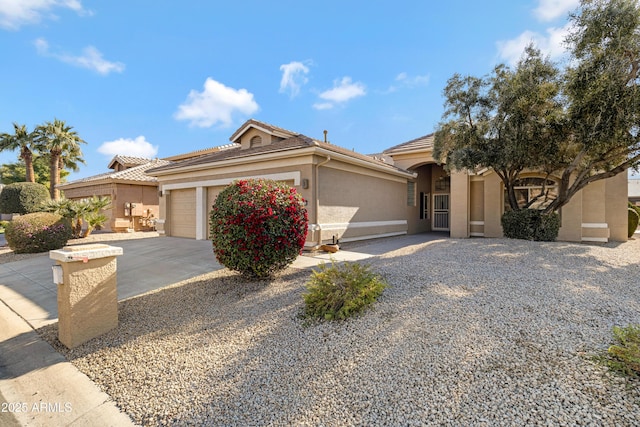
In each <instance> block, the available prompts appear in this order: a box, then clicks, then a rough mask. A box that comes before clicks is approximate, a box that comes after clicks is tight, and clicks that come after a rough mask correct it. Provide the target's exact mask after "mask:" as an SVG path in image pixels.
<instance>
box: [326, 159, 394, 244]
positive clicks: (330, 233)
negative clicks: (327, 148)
mask: <svg viewBox="0 0 640 427" xmlns="http://www.w3.org/2000/svg"><path fill="white" fill-rule="evenodd" d="M318 176H319V182H318V184H319V185H318V195H319V197H318V201H319V205H320V209H319V215H318V217H317V218H316V221H317V223H318V224H319V226H320V227H321V229H322V234H321V239H322V241H323V242H330V241H332V239H333V237H335V238H336V239H341V240H342V241H345V240H351V239H360V238H365V237H375V236H382V235H390V234H404V233H406V232H407V221H406V209H407V183H406V179H402V178H393V177H390V176H384V175H383V174H376V173H372V172H371V171H369V170H367V169H365V168H357V167H356V168H354V167H353V166H352V165H347V164H344V163H342V162H339V161H334V160H332V161H330V162H329V163H327V164H325V165H324V166H322V167H320V168H319V171H318ZM319 238H320V237H319V236H318V235H317V234H314V235H313V241H315V242H318V243H319V241H320V240H319Z"/></svg>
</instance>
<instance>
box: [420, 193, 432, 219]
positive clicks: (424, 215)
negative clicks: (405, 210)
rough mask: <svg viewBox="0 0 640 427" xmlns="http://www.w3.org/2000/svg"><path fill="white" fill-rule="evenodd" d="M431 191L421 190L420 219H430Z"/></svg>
mask: <svg viewBox="0 0 640 427" xmlns="http://www.w3.org/2000/svg"><path fill="white" fill-rule="evenodd" d="M430 198H431V195H430V194H429V193H422V192H420V219H429V199H430Z"/></svg>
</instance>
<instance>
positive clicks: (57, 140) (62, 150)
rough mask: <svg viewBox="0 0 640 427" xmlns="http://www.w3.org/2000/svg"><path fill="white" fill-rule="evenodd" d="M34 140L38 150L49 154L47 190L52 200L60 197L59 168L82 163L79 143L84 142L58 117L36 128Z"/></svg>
mask: <svg viewBox="0 0 640 427" xmlns="http://www.w3.org/2000/svg"><path fill="white" fill-rule="evenodd" d="M35 132H36V135H37V136H36V142H37V144H38V147H39V150H40V151H41V152H44V153H48V155H49V167H50V172H51V174H50V180H49V191H50V193H51V198H52V199H53V200H58V199H59V198H60V190H58V188H57V185H58V184H59V183H60V170H61V169H62V168H63V167H64V166H65V165H76V167H77V164H78V163H79V162H80V163H84V160H83V159H82V151H81V149H80V144H85V143H86V142H85V141H84V140H83V139H82V138H80V136H79V135H78V133H77V132H76V131H74V130H73V127H72V126H67V124H66V123H65V122H64V121H62V120H58V119H54V121H53V122H45V123H44V124H43V125H40V126H38V127H37V128H36V130H35Z"/></svg>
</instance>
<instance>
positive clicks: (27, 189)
mask: <svg viewBox="0 0 640 427" xmlns="http://www.w3.org/2000/svg"><path fill="white" fill-rule="evenodd" d="M47 200H49V190H47V187H45V186H44V185H42V184H38V183H37V182H14V183H13V184H9V185H7V186H5V187H4V188H3V189H2V192H0V213H3V214H20V215H24V214H29V213H34V212H41V211H42V210H43V203H44V202H46V201H47Z"/></svg>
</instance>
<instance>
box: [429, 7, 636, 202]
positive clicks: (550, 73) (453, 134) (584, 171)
mask: <svg viewBox="0 0 640 427" xmlns="http://www.w3.org/2000/svg"><path fill="white" fill-rule="evenodd" d="M570 18H571V22H572V24H573V26H572V28H573V29H572V31H571V33H570V35H569V37H568V38H567V44H568V47H569V53H570V56H571V57H570V60H569V62H568V64H569V66H567V67H566V68H565V69H560V68H559V67H558V66H556V65H554V64H553V63H551V62H550V61H549V60H548V59H546V58H543V57H542V56H541V55H540V52H539V51H538V50H536V49H535V48H534V47H532V46H529V47H528V48H527V49H526V51H525V52H524V55H523V57H522V59H521V60H520V62H519V63H518V64H517V66H516V67H515V68H514V69H511V68H509V67H506V66H503V65H501V66H498V67H496V69H495V70H494V71H493V73H492V75H490V76H489V77H485V78H476V77H461V76H459V75H455V76H453V77H452V78H451V79H450V80H449V83H448V85H447V87H446V88H445V97H446V101H445V106H446V107H447V108H446V111H445V115H444V119H445V121H443V122H442V123H440V125H439V127H438V129H437V131H436V136H435V147H434V156H435V157H436V158H437V159H439V160H440V161H443V162H446V163H447V167H448V168H450V169H458V170H464V169H466V170H476V169H478V168H489V169H492V170H493V171H495V172H496V173H497V174H498V176H500V178H501V179H502V182H503V183H504V185H505V189H506V190H507V200H508V202H509V204H510V206H511V208H512V209H514V210H517V209H521V208H523V207H527V206H519V205H518V202H517V200H516V197H515V193H514V190H513V187H514V186H515V185H516V184H517V182H518V180H519V179H520V174H521V173H522V172H523V171H525V170H529V171H535V172H538V173H540V174H543V175H550V174H553V175H555V176H558V177H559V178H560V179H559V184H558V189H557V196H556V197H555V199H553V200H550V201H549V203H546V204H544V206H545V208H544V210H545V211H546V212H553V211H556V210H558V209H560V208H561V207H562V206H564V205H565V204H567V203H568V202H569V200H570V199H571V197H573V196H574V195H575V194H576V193H577V192H578V191H580V190H581V189H582V188H584V187H585V186H586V185H588V184H589V183H591V182H594V181H597V180H600V179H605V178H609V177H612V176H615V175H617V174H619V173H623V172H625V171H626V170H627V169H628V168H636V169H637V168H638V166H639V165H640V134H639V127H640V87H639V83H640V75H639V71H640V5H639V4H638V1H637V0H610V1H605V0H582V1H581V5H580V8H579V9H578V11H577V12H576V13H574V14H571V15H570ZM545 182H546V181H545ZM545 196H546V193H545V189H544V186H543V189H542V191H541V192H540V194H539V196H538V197H545Z"/></svg>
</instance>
